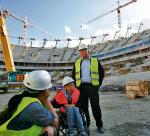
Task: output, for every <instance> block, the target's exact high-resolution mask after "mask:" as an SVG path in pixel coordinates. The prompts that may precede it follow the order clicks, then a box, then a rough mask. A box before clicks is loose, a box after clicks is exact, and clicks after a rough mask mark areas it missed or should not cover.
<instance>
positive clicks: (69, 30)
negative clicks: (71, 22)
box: [64, 26, 72, 33]
mask: <svg viewBox="0 0 150 136" xmlns="http://www.w3.org/2000/svg"><path fill="white" fill-rule="evenodd" d="M64 28H65V31H66V33H72V31H71V28H70V27H69V26H64Z"/></svg>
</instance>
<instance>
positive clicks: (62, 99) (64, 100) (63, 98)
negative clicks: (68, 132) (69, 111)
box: [54, 87, 80, 112]
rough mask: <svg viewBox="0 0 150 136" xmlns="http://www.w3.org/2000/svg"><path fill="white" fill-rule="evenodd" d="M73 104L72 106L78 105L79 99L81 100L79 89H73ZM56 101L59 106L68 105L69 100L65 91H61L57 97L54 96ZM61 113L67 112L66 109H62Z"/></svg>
mask: <svg viewBox="0 0 150 136" xmlns="http://www.w3.org/2000/svg"><path fill="white" fill-rule="evenodd" d="M71 96H72V102H71V104H76V103H77V102H78V99H79V96H80V91H79V90H78V89H77V88H75V87H74V88H73V89H72V94H71ZM54 99H55V101H56V103H57V104H58V105H59V104H60V105H65V104H68V100H67V98H66V96H65V94H64V91H63V90H62V91H60V92H58V93H57V94H56V95H55V96H54ZM61 111H62V112H65V109H64V107H61Z"/></svg>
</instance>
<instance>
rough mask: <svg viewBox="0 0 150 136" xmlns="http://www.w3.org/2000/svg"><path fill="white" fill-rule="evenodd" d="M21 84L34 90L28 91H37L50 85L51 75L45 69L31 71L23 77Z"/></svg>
mask: <svg viewBox="0 0 150 136" xmlns="http://www.w3.org/2000/svg"><path fill="white" fill-rule="evenodd" d="M23 84H24V85H25V86H26V87H27V88H29V89H32V90H34V92H33V91H32V92H30V93H37V92H39V90H46V89H49V88H50V87H52V83H51V76H50V74H49V73H48V72H47V71H45V70H36V71H33V72H31V73H30V74H28V76H26V77H25V79H24V81H23ZM36 90H37V91H36Z"/></svg>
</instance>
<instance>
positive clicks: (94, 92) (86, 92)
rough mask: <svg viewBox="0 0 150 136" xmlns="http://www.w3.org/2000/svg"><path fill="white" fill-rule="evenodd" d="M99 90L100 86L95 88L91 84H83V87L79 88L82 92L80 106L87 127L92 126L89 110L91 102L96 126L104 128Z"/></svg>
mask: <svg viewBox="0 0 150 136" xmlns="http://www.w3.org/2000/svg"><path fill="white" fill-rule="evenodd" d="M98 88H99V87H98V86H93V85H92V84H90V83H82V84H81V86H80V87H79V90H80V97H79V105H80V107H81V109H82V110H83V111H84V113H85V116H86V120H87V126H89V125H90V115H89V110H88V107H89V100H90V104H91V108H92V113H93V116H94V119H95V121H96V126H98V127H102V126H103V122H102V114H101V108H100V105H99V94H98Z"/></svg>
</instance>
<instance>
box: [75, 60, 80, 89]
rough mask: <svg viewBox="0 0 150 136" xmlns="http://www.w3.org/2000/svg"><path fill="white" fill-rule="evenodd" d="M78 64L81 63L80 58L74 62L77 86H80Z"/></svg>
mask: <svg viewBox="0 0 150 136" xmlns="http://www.w3.org/2000/svg"><path fill="white" fill-rule="evenodd" d="M80 64H81V59H77V60H76V62H75V78H76V86H77V87H78V86H80V84H81V77H80V76H81V73H80Z"/></svg>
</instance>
